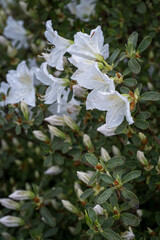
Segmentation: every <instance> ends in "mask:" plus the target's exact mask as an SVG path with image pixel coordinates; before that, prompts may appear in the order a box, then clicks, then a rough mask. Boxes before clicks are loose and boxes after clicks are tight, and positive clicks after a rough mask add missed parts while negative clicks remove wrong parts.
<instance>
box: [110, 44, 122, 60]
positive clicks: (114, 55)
mask: <svg viewBox="0 0 160 240" xmlns="http://www.w3.org/2000/svg"><path fill="white" fill-rule="evenodd" d="M119 52H120V51H119V49H118V48H117V49H116V50H114V52H113V53H112V55H111V56H110V58H109V63H113V62H114V61H115V60H116V58H117V57H118V54H119Z"/></svg>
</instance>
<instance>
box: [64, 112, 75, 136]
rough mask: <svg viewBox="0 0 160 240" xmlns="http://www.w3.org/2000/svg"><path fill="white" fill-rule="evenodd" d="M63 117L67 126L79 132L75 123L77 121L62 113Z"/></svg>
mask: <svg viewBox="0 0 160 240" xmlns="http://www.w3.org/2000/svg"><path fill="white" fill-rule="evenodd" d="M63 117H64V121H65V123H66V125H67V126H68V127H70V128H71V129H72V130H74V131H76V132H79V127H78V125H77V123H75V121H73V119H72V118H71V117H69V116H67V115H65V114H64V115H63Z"/></svg>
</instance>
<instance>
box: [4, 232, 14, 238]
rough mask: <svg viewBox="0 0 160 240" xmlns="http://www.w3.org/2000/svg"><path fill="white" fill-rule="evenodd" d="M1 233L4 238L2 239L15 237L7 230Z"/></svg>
mask: <svg viewBox="0 0 160 240" xmlns="http://www.w3.org/2000/svg"><path fill="white" fill-rule="evenodd" d="M1 235H2V237H3V238H4V240H15V238H14V237H13V236H11V235H10V234H9V233H7V232H2V233H1Z"/></svg>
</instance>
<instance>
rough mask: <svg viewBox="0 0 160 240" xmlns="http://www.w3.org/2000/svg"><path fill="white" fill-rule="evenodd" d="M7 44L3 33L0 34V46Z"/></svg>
mask: <svg viewBox="0 0 160 240" xmlns="http://www.w3.org/2000/svg"><path fill="white" fill-rule="evenodd" d="M8 44H9V41H8V40H7V39H6V38H5V37H4V36H3V35H0V45H1V46H5V47H6V46H8Z"/></svg>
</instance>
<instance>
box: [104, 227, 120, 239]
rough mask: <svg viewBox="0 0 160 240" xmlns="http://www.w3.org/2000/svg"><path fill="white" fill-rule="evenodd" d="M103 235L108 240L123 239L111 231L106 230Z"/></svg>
mask: <svg viewBox="0 0 160 240" xmlns="http://www.w3.org/2000/svg"><path fill="white" fill-rule="evenodd" d="M101 235H102V236H103V237H104V238H106V239H108V240H122V238H121V237H120V236H119V235H118V234H117V233H116V232H114V231H112V230H111V229H104V231H103V232H102V233H101Z"/></svg>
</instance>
